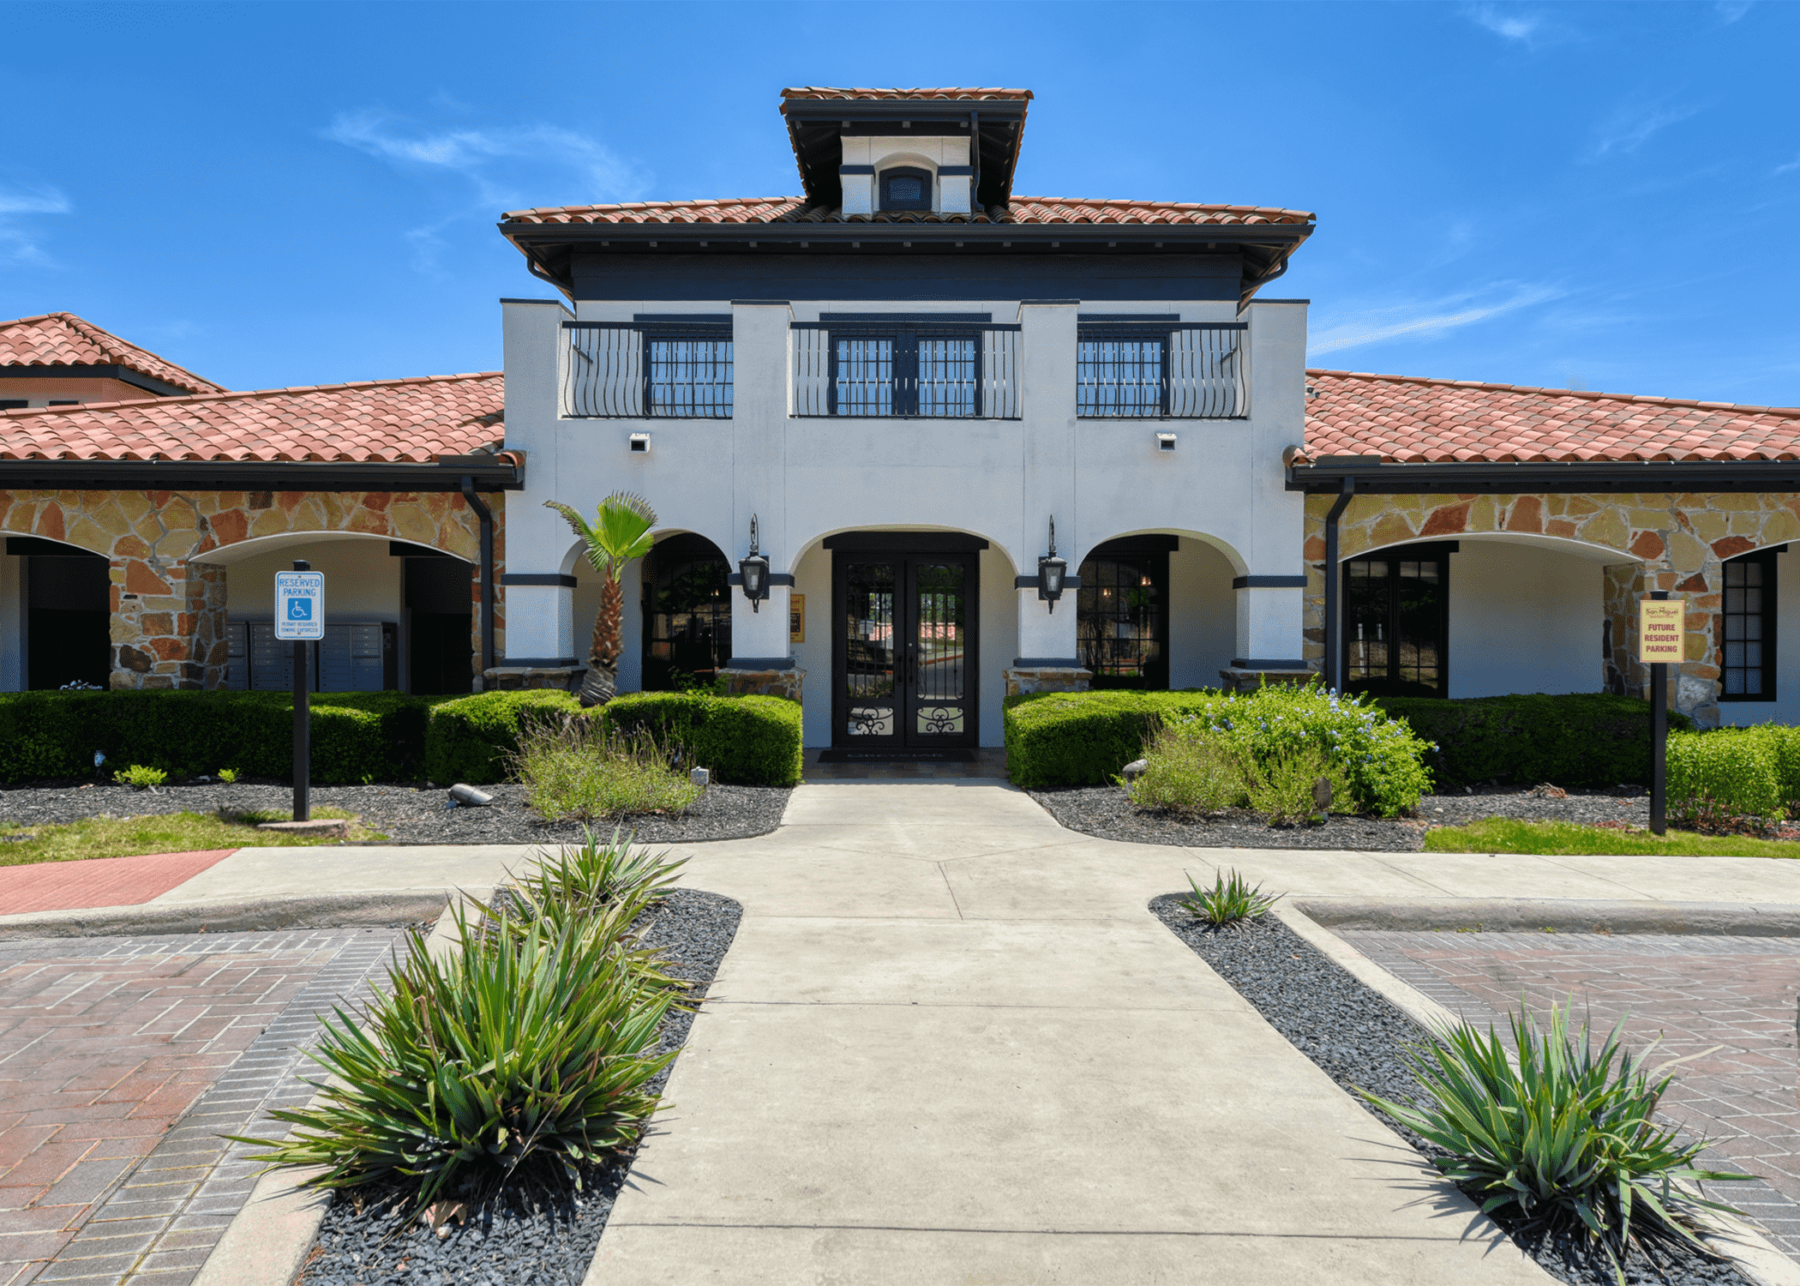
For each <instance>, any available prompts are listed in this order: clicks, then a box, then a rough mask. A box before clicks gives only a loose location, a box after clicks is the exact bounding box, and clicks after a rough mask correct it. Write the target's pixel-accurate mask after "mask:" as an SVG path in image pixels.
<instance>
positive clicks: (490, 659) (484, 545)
mask: <svg viewBox="0 0 1800 1286" xmlns="http://www.w3.org/2000/svg"><path fill="white" fill-rule="evenodd" d="M462 493H463V499H464V500H466V501H468V503H469V508H471V509H473V510H474V511H475V517H476V519H477V520H478V521H479V522H480V523H481V675H482V685H481V686H482V691H484V692H485V691H486V690H487V672H488V671H489V670H490V669H492V668H493V667H494V666H496V665H498V664H499V663H500V662H499V659H498V658H497V657H495V655H494V512H493V510H491V509H489V508H488V507H487V505H486V504H484V503H482V499H481V497H480V496H478V495H476V494H475V479H474V478H473V477H471V476H469V475H467V474H465V475H464V476H463V480H462ZM1333 539H1335V536H1334V537H1333ZM1334 548H1335V546H1334Z"/></svg>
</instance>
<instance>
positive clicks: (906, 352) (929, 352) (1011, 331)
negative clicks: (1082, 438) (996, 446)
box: [793, 320, 1020, 420]
mask: <svg viewBox="0 0 1800 1286" xmlns="http://www.w3.org/2000/svg"><path fill="white" fill-rule="evenodd" d="M793 338H794V414H795V415H809V416H848V415H857V416H919V417H936V418H960V419H999V420H1016V419H1018V418H1019V406H1020V396H1019V382H1020V372H1019V326H1018V324H1017V323H1011V324H1003V323H993V322H951V321H946V322H944V323H942V324H939V323H936V322H923V321H920V322H913V321H904V322H876V321H869V322H864V321H855V322H841V321H829V320H827V321H818V322H795V323H794V324H793Z"/></svg>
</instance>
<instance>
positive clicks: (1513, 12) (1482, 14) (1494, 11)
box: [1463, 4, 1544, 45]
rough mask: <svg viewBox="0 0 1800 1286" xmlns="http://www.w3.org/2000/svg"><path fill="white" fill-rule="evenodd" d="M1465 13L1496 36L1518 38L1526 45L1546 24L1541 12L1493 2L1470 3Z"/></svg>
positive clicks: (1472, 20) (1464, 10) (1470, 19)
mask: <svg viewBox="0 0 1800 1286" xmlns="http://www.w3.org/2000/svg"><path fill="white" fill-rule="evenodd" d="M1463 15H1464V16H1465V17H1467V18H1468V19H1469V21H1470V22H1473V23H1474V24H1475V25H1476V26H1478V27H1485V28H1487V29H1488V30H1489V31H1491V32H1493V33H1494V34H1495V35H1496V36H1501V37H1503V38H1505V39H1507V40H1516V41H1518V42H1519V43H1520V44H1524V45H1528V44H1530V43H1531V38H1532V36H1534V35H1536V34H1537V32H1538V30H1539V29H1540V28H1541V27H1542V26H1543V25H1544V19H1543V17H1542V16H1541V15H1539V14H1535V13H1528V12H1526V11H1525V10H1523V9H1515V8H1511V7H1503V6H1501V5H1493V4H1472V5H1468V6H1466V7H1465V8H1464V9H1463Z"/></svg>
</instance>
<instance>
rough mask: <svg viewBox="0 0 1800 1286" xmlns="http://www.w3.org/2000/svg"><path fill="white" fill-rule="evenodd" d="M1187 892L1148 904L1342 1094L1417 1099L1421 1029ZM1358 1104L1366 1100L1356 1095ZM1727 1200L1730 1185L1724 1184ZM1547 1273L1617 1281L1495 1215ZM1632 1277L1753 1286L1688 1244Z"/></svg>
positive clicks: (1259, 929) (1290, 936) (1295, 942)
mask: <svg viewBox="0 0 1800 1286" xmlns="http://www.w3.org/2000/svg"><path fill="white" fill-rule="evenodd" d="M1183 896H1187V895H1184V894H1175V893H1171V894H1167V895H1165V896H1163V897H1159V898H1157V899H1155V900H1154V901H1153V902H1151V903H1150V910H1151V913H1152V914H1154V915H1155V916H1156V917H1157V919H1159V920H1161V921H1162V922H1163V923H1164V924H1165V925H1167V926H1168V927H1169V929H1170V930H1171V931H1172V932H1173V933H1174V934H1175V936H1176V937H1178V938H1180V939H1181V940H1182V941H1183V942H1185V943H1186V944H1187V945H1188V946H1189V947H1191V948H1193V950H1194V951H1195V952H1196V953H1197V954H1198V955H1199V956H1200V957H1201V958H1202V959H1204V960H1205V961H1206V963H1207V964H1208V965H1210V966H1211V967H1212V968H1213V969H1214V970H1215V971H1216V972H1217V973H1218V974H1219V975H1220V976H1221V977H1223V978H1224V979H1225V981H1227V982H1229V983H1230V984H1231V985H1232V986H1233V987H1234V988H1236V989H1237V991H1238V994H1240V995H1241V996H1243V997H1244V999H1245V1000H1248V1001H1249V1002H1250V1003H1251V1004H1252V1005H1254V1006H1256V1009H1257V1011H1258V1012H1259V1013H1260V1014H1262V1016H1263V1017H1264V1018H1265V1019H1266V1020H1267V1021H1268V1022H1269V1024H1270V1025H1271V1026H1273V1027H1274V1028H1275V1030H1277V1031H1279V1032H1280V1033H1281V1034H1282V1035H1283V1036H1285V1037H1287V1039H1288V1040H1289V1041H1290V1042H1291V1043H1292V1044H1293V1046H1294V1047H1295V1048H1296V1049H1298V1050H1299V1051H1300V1052H1301V1053H1303V1054H1305V1055H1306V1056H1307V1057H1308V1058H1310V1059H1312V1061H1313V1062H1314V1063H1316V1064H1317V1065H1318V1066H1319V1068H1320V1070H1322V1071H1323V1072H1325V1074H1326V1075H1328V1076H1330V1077H1331V1079H1332V1080H1334V1081H1336V1082H1337V1083H1338V1084H1339V1085H1340V1086H1342V1087H1343V1088H1344V1089H1345V1090H1346V1091H1348V1092H1351V1093H1354V1091H1355V1089H1356V1088H1357V1087H1361V1088H1363V1089H1367V1090H1370V1091H1372V1092H1373V1093H1376V1094H1379V1095H1381V1096H1382V1097H1383V1098H1389V1099H1393V1100H1395V1101H1397V1102H1411V1103H1419V1102H1423V1101H1424V1099H1425V1095H1424V1091H1423V1090H1422V1089H1421V1088H1420V1086H1419V1084H1418V1082H1417V1080H1415V1079H1414V1077H1413V1074H1412V1071H1411V1069H1410V1068H1408V1067H1407V1065H1406V1062H1405V1060H1404V1059H1402V1058H1401V1056H1400V1052H1399V1051H1400V1046H1401V1045H1402V1044H1403V1043H1406V1042H1411V1041H1417V1040H1419V1039H1420V1038H1421V1037H1422V1036H1423V1033H1422V1032H1421V1030H1420V1029H1419V1027H1418V1026H1417V1025H1416V1024H1414V1023H1413V1021H1412V1019H1410V1018H1409V1017H1407V1016H1406V1014H1405V1013H1403V1012H1402V1011H1401V1010H1399V1009H1398V1008H1396V1007H1395V1006H1394V1005H1392V1004H1390V1003H1389V1002H1388V1001H1387V1000H1386V998H1384V997H1383V996H1382V995H1381V994H1380V993H1379V992H1377V991H1375V990H1374V989H1373V988H1371V987H1368V986H1366V985H1364V984H1363V983H1362V982H1359V981H1358V980H1357V979H1355V978H1353V977H1351V976H1350V975H1349V974H1348V973H1346V972H1344V970H1342V969H1340V968H1339V967H1338V966H1337V965H1335V964H1333V963H1332V962H1331V961H1329V960H1327V959H1326V958H1325V957H1324V956H1322V955H1320V954H1319V953H1318V952H1317V951H1316V950H1314V949H1313V947H1312V944H1310V943H1309V942H1307V941H1306V940H1305V939H1304V938H1302V937H1300V936H1299V935H1298V934H1296V933H1295V932H1294V931H1293V930H1291V929H1289V928H1288V927H1287V926H1286V925H1285V924H1283V923H1281V921H1279V920H1277V919H1276V918H1275V917H1273V916H1265V917H1263V918H1262V919H1260V920H1255V921H1251V922H1250V923H1248V924H1246V925H1244V926H1243V927H1241V928H1239V929H1234V930H1228V931H1226V932H1223V933H1213V932H1208V931H1207V930H1206V929H1204V928H1203V927H1201V925H1200V923H1199V921H1197V920H1196V919H1195V918H1194V917H1193V916H1192V915H1191V914H1190V913H1189V912H1187V911H1186V910H1184V909H1183V908H1182V907H1181V905H1180V902H1181V898H1182V897H1183ZM1358 1102H1359V1103H1360V1102H1361V1100H1360V1099H1359V1100H1358ZM1366 1110H1369V1111H1370V1113H1371V1115H1376V1116H1378V1119H1380V1120H1382V1121H1383V1122H1384V1123H1385V1124H1387V1125H1388V1126H1390V1127H1391V1128H1393V1129H1395V1130H1396V1131H1397V1132H1398V1133H1399V1134H1400V1135H1401V1136H1403V1137H1404V1138H1406V1139H1407V1141H1408V1142H1410V1143H1411V1144H1412V1145H1413V1146H1414V1147H1415V1148H1417V1149H1418V1150H1419V1151H1420V1152H1422V1153H1423V1154H1425V1155H1426V1156H1428V1157H1430V1156H1434V1155H1436V1156H1441V1155H1443V1153H1442V1152H1441V1151H1440V1150H1438V1149H1435V1148H1433V1147H1432V1146H1431V1145H1430V1144H1428V1143H1426V1142H1425V1141H1424V1140H1423V1139H1421V1138H1420V1137H1419V1136H1418V1135H1416V1134H1414V1133H1413V1132H1412V1131H1410V1130H1408V1129H1406V1128H1405V1127H1404V1126H1401V1125H1399V1124H1398V1123H1397V1122H1394V1121H1391V1120H1388V1118H1386V1117H1385V1116H1380V1115H1379V1114H1378V1113H1375V1112H1374V1111H1373V1109H1366ZM1723 1187H1724V1192H1723V1197H1722V1199H1724V1200H1725V1201H1727V1202H1729V1201H1730V1191H1729V1187H1730V1185H1723ZM1494 1218H1495V1219H1496V1222H1499V1223H1500V1224H1501V1226H1502V1227H1503V1228H1505V1229H1506V1231H1507V1233H1508V1234H1509V1235H1510V1236H1511V1237H1512V1238H1513V1240H1514V1241H1515V1242H1517V1243H1518V1245H1519V1246H1520V1247H1521V1248H1522V1249H1523V1250H1524V1251H1525V1252H1526V1253H1527V1254H1529V1255H1530V1256H1531V1257H1532V1258H1533V1259H1535V1260H1536V1261H1537V1262H1538V1264H1539V1266H1540V1267H1542V1268H1543V1269H1544V1271H1545V1272H1547V1273H1549V1274H1550V1275H1551V1276H1553V1277H1555V1278H1556V1279H1557V1280H1559V1281H1563V1282H1568V1283H1571V1286H1612V1284H1613V1282H1614V1280H1615V1279H1614V1277H1613V1273H1612V1267H1611V1264H1610V1262H1609V1261H1608V1260H1607V1258H1606V1256H1605V1255H1604V1254H1602V1253H1599V1252H1597V1251H1590V1250H1588V1249H1587V1248H1585V1247H1583V1246H1582V1245H1581V1244H1579V1243H1578V1242H1576V1241H1575V1240H1574V1239H1572V1238H1568V1237H1550V1236H1547V1235H1545V1234H1544V1233H1543V1232H1541V1231H1536V1232H1523V1231H1521V1230H1519V1229H1518V1228H1516V1227H1514V1226H1509V1222H1508V1221H1507V1220H1506V1219H1505V1218H1504V1216H1502V1215H1500V1214H1499V1213H1498V1212H1497V1213H1496V1215H1495V1216H1494ZM1625 1267H1626V1281H1627V1282H1630V1283H1652V1282H1656V1283H1667V1284H1668V1286H1727V1284H1729V1286H1753V1283H1752V1282H1751V1281H1750V1279H1749V1278H1747V1277H1745V1276H1744V1275H1743V1274H1742V1273H1740V1272H1739V1271H1738V1269H1737V1268H1736V1267H1734V1266H1733V1265H1731V1264H1730V1263H1728V1262H1723V1261H1714V1260H1709V1259H1707V1258H1706V1257H1705V1256H1703V1255H1701V1254H1699V1253H1698V1252H1696V1251H1694V1250H1693V1249H1692V1248H1691V1247H1687V1246H1684V1245H1682V1244H1680V1243H1677V1242H1662V1243H1659V1244H1657V1245H1656V1246H1655V1247H1654V1248H1653V1249H1652V1250H1651V1251H1649V1252H1648V1253H1644V1254H1638V1253H1634V1254H1633V1255H1632V1256H1631V1257H1630V1258H1629V1259H1628V1260H1627V1262H1626V1265H1625Z"/></svg>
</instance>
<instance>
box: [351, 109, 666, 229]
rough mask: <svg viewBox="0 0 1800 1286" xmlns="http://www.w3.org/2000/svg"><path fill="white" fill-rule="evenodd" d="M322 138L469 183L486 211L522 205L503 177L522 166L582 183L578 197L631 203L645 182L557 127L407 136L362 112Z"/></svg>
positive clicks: (382, 117)
mask: <svg viewBox="0 0 1800 1286" xmlns="http://www.w3.org/2000/svg"><path fill="white" fill-rule="evenodd" d="M325 137H326V138H328V139H331V140H332V141H333V142H336V143H342V144H344V145H345V146H347V147H354V148H356V149H358V150H359V151H362V152H366V153H367V154H369V155H370V156H375V157H379V158H381V159H382V160H385V161H390V162H392V163H394V164H395V165H398V166H400V167H402V168H405V169H413V170H420V171H426V172H430V171H434V170H435V171H439V172H443V173H450V174H456V175H459V176H461V177H462V178H464V179H466V180H468V181H469V182H470V183H472V184H473V185H474V187H475V192H476V198H477V199H478V200H479V201H480V202H481V203H482V204H483V205H484V206H488V207H500V206H510V205H518V204H522V203H524V202H525V200H526V199H527V198H524V197H522V196H521V195H520V194H519V187H518V177H517V176H516V174H515V175H511V176H509V175H508V174H507V171H508V170H516V169H517V168H518V166H519V165H520V164H521V163H523V164H528V165H529V164H538V165H543V164H548V165H551V166H555V167H558V168H562V169H566V170H572V171H574V173H575V174H576V176H577V177H578V180H579V182H580V184H581V188H580V191H579V192H577V193H576V194H574V198H573V199H575V200H585V201H616V200H629V199H630V198H631V197H632V196H635V195H636V194H637V193H638V192H640V191H641V190H642V189H643V187H644V185H645V183H646V177H645V176H644V175H643V174H642V173H640V172H639V171H638V169H637V168H636V167H635V166H633V165H632V164H631V163H630V162H628V161H626V160H624V159H622V158H621V157H619V156H618V155H617V154H615V153H614V152H613V151H611V150H610V149H609V148H607V147H605V146H603V145H602V144H600V143H596V142H595V141H594V140H592V139H590V138H587V137H586V136H584V135H581V134H577V133H576V132H575V131H573V130H568V129H563V128H561V127H560V126H555V125H525V126H508V127H501V128H495V129H451V130H442V131H439V132H437V133H424V134H408V133H407V132H405V131H404V130H401V129H397V128H395V127H394V125H393V124H392V122H391V118H390V117H388V116H387V114H385V113H382V112H378V111H362V112H345V113H341V114H340V115H339V116H338V117H337V118H336V119H335V120H334V121H333V122H332V123H331V127H330V128H329V129H327V130H326V131H325ZM495 212H496V213H497V212H498V210H497V209H496V210H495Z"/></svg>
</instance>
